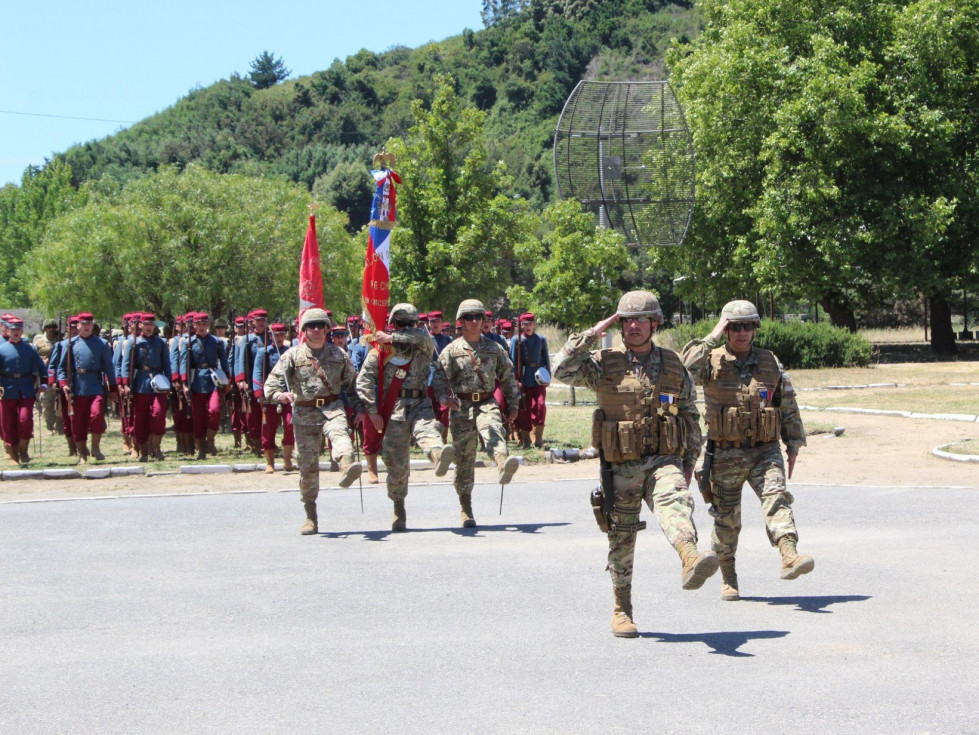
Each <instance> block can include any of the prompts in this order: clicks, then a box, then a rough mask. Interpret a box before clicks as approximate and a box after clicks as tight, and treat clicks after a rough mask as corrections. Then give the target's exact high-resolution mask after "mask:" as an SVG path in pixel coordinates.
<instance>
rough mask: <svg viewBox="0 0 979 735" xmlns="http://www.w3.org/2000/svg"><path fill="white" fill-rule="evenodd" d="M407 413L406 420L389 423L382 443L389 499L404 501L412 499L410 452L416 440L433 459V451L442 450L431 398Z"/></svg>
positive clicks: (419, 402) (423, 399)
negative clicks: (408, 497)
mask: <svg viewBox="0 0 979 735" xmlns="http://www.w3.org/2000/svg"><path fill="white" fill-rule="evenodd" d="M417 400H418V403H417V404H416V405H415V406H413V407H411V408H408V409H407V410H406V417H405V420H404V421H393V420H392V421H388V424H387V426H386V427H385V429H384V441H383V443H382V444H381V459H383V460H384V468H385V469H386V470H387V488H388V497H389V498H391V500H404V499H405V498H406V497H407V496H408V472H409V470H408V467H409V464H408V463H409V456H408V450H409V449H410V447H411V440H412V439H414V440H415V443H416V444H417V445H418V447H419V449H421V450H422V451H423V452H425V455H426V456H427V457H428V458H429V459H431V455H432V451H433V450H435V449H441V448H442V446H443V445H442V435H441V434H440V433H439V426H440V424H439V422H438V420H437V419H436V418H435V414H434V412H433V411H432V402H431V401H430V400H429V399H428V396H425V397H424V398H421V399H417Z"/></svg>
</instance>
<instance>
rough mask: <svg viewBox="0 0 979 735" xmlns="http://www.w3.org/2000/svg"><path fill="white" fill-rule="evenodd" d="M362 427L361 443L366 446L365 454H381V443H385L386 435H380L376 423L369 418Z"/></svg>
mask: <svg viewBox="0 0 979 735" xmlns="http://www.w3.org/2000/svg"><path fill="white" fill-rule="evenodd" d="M361 426H362V427H363V429H362V432H363V433H362V434H361V440H362V441H361V443H362V444H363V446H364V454H380V453H381V443H382V442H383V441H384V435H383V434H381V433H378V431H377V429H375V428H374V422H373V421H371V420H370V419H369V418H368V419H367V420H366V421H364V422H363V423H362V424H361Z"/></svg>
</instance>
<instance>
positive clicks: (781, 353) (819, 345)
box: [656, 319, 873, 370]
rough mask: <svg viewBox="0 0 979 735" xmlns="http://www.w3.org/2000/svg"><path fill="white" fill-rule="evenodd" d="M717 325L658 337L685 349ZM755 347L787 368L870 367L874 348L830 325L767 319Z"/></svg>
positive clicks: (667, 344)
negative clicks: (772, 353)
mask: <svg viewBox="0 0 979 735" xmlns="http://www.w3.org/2000/svg"><path fill="white" fill-rule="evenodd" d="M716 323H717V322H716V321H714V320H703V321H699V322H697V323H696V324H683V325H680V326H678V327H676V328H674V329H668V330H666V331H664V332H662V333H661V334H659V335H658V336H657V339H656V341H657V343H658V344H660V345H663V346H664V347H669V348H671V349H676V350H681V349H683V346H684V345H685V344H687V343H688V342H689V341H690V340H692V339H702V338H703V337H704V336H706V335H708V334H710V332H711V330H712V329H713V328H714V325H715V324H716ZM755 344H757V345H758V346H759V347H762V348H764V349H766V350H771V351H772V352H774V353H775V355H776V356H777V357H778V359H779V360H780V361H781V362H782V364H783V365H784V366H785V368H786V369H790V370H791V369H799V368H803V369H807V368H825V367H866V366H867V365H868V364H869V363H870V356H871V352H872V349H873V348H872V346H871V344H870V342H868V341H867V340H866V339H864V338H863V337H861V336H859V335H857V334H851V333H850V332H848V331H847V330H845V329H841V328H839V327H833V326H831V325H829V324H826V323H819V324H813V323H811V322H809V323H807V322H788V323H783V322H780V321H773V320H771V319H763V320H762V323H761V328H760V329H759V330H758V334H757V336H756V337H755Z"/></svg>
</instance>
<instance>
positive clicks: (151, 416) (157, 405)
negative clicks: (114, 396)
mask: <svg viewBox="0 0 979 735" xmlns="http://www.w3.org/2000/svg"><path fill="white" fill-rule="evenodd" d="M166 430H167V396H166V394H165V393H133V436H134V437H135V439H136V441H137V443H139V444H143V443H144V442H145V441H146V440H147V439H149V438H150V434H164V433H165V432H166Z"/></svg>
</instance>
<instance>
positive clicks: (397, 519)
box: [391, 498, 408, 532]
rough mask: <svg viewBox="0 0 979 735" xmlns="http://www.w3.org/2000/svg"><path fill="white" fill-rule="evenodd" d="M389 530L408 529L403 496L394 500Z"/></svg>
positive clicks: (399, 530)
mask: <svg viewBox="0 0 979 735" xmlns="http://www.w3.org/2000/svg"><path fill="white" fill-rule="evenodd" d="M391 530H392V531H395V532H401V531H407V530H408V511H406V510H405V501H404V498H402V499H401V500H395V501H394V518H393V519H392V520H391Z"/></svg>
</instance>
